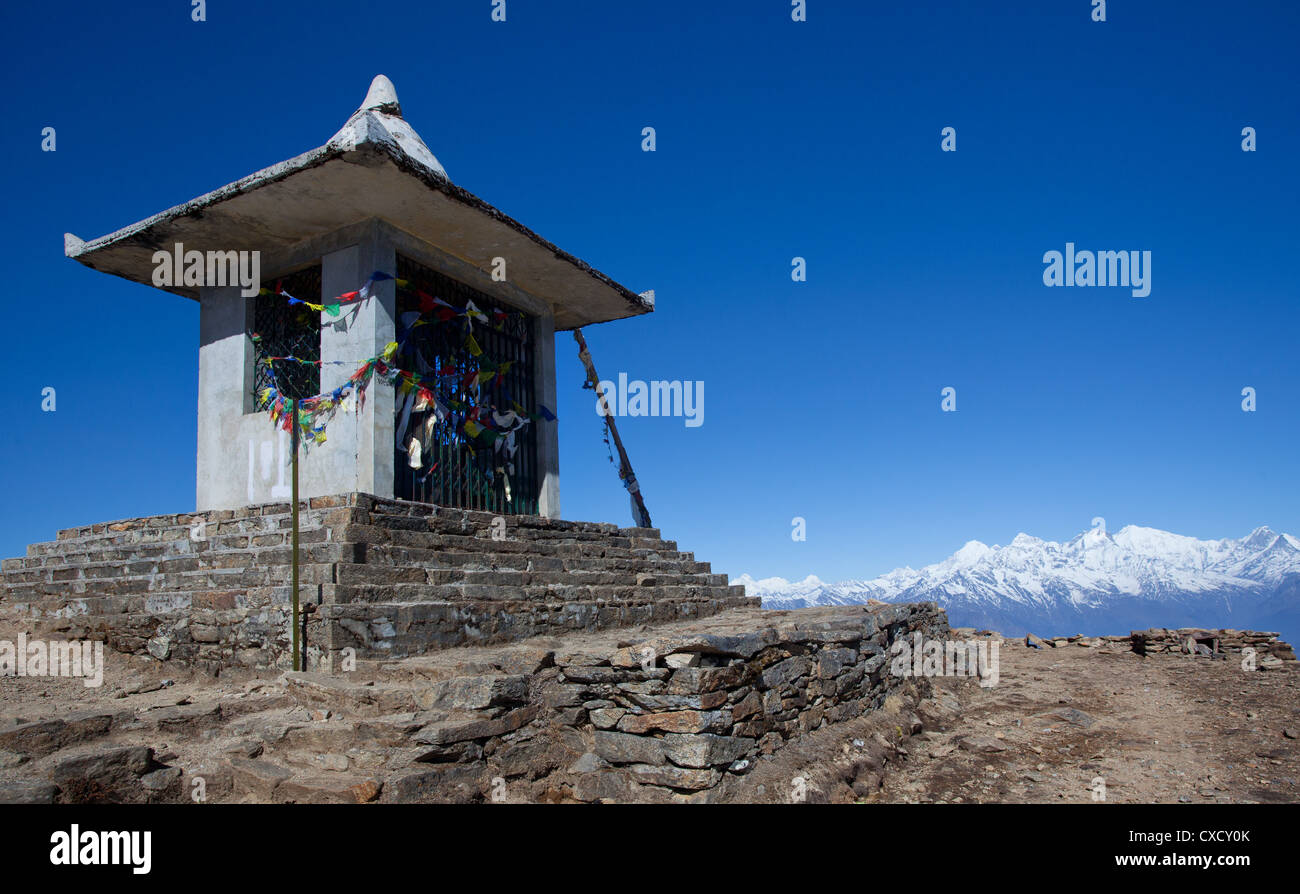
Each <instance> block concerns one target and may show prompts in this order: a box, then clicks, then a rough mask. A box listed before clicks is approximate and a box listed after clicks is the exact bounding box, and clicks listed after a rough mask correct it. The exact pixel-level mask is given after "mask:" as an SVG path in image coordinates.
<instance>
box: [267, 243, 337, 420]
mask: <svg viewBox="0 0 1300 894" xmlns="http://www.w3.org/2000/svg"><path fill="white" fill-rule="evenodd" d="M271 288H273V289H278V290H281V291H285V292H288V293H289V294H290V295H292V296H293V297H295V298H299V299H301V300H303V301H311V302H312V303H317V304H318V303H320V300H321V268H320V266H319V265H317V266H315V267H308V268H307V269H306V270H300V271H298V272H297V273H293V274H290V275H289V276H285V277H282V278H281V279H280V280H279V281H278V285H274V286H272V287H271ZM253 300H254V302H255V303H254V308H253V335H254V336H255V338H254V339H253V357H254V367H253V406H254V407H256V406H258V395H259V394H260V393H261V391H262V389H263V388H267V387H274V388H276V389H278V390H279V392H280V393H281V394H282V395H284V396H285V397H286V398H304V397H314V396H315V395H317V394H319V393H320V365H319V363H318V362H313V363H299V362H297V361H298V360H309V361H319V360H320V313H319V312H318V311H314V310H312V309H311V308H310V307H306V306H304V305H301V304H290V303H289V299H288V298H285V297H284V296H283V295H258V296H257V297H256V298H255V299H253ZM273 357H285V358H287V357H293V358H296V359H295V360H269V362H268V359H269V358H273Z"/></svg>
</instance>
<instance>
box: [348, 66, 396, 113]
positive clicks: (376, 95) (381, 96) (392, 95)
mask: <svg viewBox="0 0 1300 894" xmlns="http://www.w3.org/2000/svg"><path fill="white" fill-rule="evenodd" d="M372 109H373V110H374V111H376V112H383V113H384V114H386V115H395V116H397V117H398V118H401V117H402V105H401V103H399V102H398V101H397V88H396V87H394V86H393V82H392V81H390V80H388V78H387V76H385V75H375V79H374V80H373V81H371V82H370V89H369V90H368V91H366V98H365V99H364V100H362V102H361V108H359V109H357V111H358V112H365V111H369V110H372Z"/></svg>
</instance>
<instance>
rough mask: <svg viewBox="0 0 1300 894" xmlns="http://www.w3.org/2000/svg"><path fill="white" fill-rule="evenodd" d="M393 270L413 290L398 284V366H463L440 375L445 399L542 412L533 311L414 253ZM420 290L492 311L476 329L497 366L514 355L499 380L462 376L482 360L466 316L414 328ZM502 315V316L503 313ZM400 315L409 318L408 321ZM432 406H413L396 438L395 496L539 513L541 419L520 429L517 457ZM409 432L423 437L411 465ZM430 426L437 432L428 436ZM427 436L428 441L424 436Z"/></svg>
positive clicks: (428, 369) (434, 371) (432, 370)
mask: <svg viewBox="0 0 1300 894" xmlns="http://www.w3.org/2000/svg"><path fill="white" fill-rule="evenodd" d="M397 277H398V278H399V279H404V280H409V286H408V287H406V288H401V287H399V288H398V290H397V321H398V323H397V332H398V343H399V344H400V345H401V349H400V353H399V355H398V362H397V365H398V366H399V367H400V368H402V369H405V370H411V371H414V372H419V373H422V374H427V375H436V376H441V375H444V374H448V373H451V372H455V373H457V374H458V376H457V377H456V378H454V379H453V378H449V379H446V380H440V385H439V389H438V394H439V396H441V397H442V398H443V400H444V401H448V400H450V401H455V402H457V403H459V404H461V405H462V406H471V407H482V408H484V409H485V410H489V411H490V410H493V409H498V410H501V411H505V410H509V409H511V408H512V404H513V403H518V404H519V405H520V406H521V407H523V409H524V410H525V412H527V413H534V412H536V411H537V406H536V402H535V401H536V397H535V393H534V381H533V369H534V367H533V343H534V342H533V339H534V334H533V320H532V317H531V316H529V315H527V314H524V313H522V312H521V311H519V310H517V309H515V308H513V307H510V306H509V305H505V304H502V303H501V302H500V301H497V300H496V299H495V298H490V297H489V296H487V295H485V294H483V293H482V292H480V291H478V290H477V289H474V288H471V287H470V286H467V285H465V284H464V283H461V282H457V281H456V280H454V279H452V278H450V277H448V276H445V275H444V274H442V273H439V272H438V271H436V270H431V269H429V268H428V267H424V266H422V265H420V264H417V263H416V262H414V261H412V260H410V259H408V258H404V257H400V256H399V257H398V258H397ZM418 292H424V293H426V294H428V295H431V296H433V297H434V298H439V299H441V300H443V301H446V302H447V303H448V304H450V305H452V306H453V307H455V308H456V309H458V310H460V309H463V308H464V307H465V305H466V302H468V301H471V300H472V301H473V302H474V304H475V306H476V307H478V309H479V310H481V311H482V312H483V313H484V314H486V315H487V317H488V322H487V323H481V322H475V323H473V328H472V330H471V331H472V333H473V336H474V340H475V341H476V342H477V343H478V345H479V347H480V348H482V350H483V356H484V357H485V358H487V359H489V360H491V361H492V362H494V363H503V362H505V361H511V366H510V369H509V371H507V372H506V373H505V374H504V375H503V376H502V381H501V382H500V383H499V384H498V383H497V382H496V381H495V380H492V381H490V382H487V383H483V384H473V385H470V386H469V387H468V388H467V387H465V384H464V379H465V376H466V374H468V373H469V372H471V371H475V370H478V369H479V366H478V358H475V357H473V356H471V354H470V352H469V351H468V350H466V348H465V319H464V318H462V317H457V318H455V319H452V320H448V321H446V322H438V321H437V317H436V316H434V315H432V314H427V315H425V316H424V317H423V319H424V320H426V321H429V322H428V325H420V326H410V325H409V323H410V321H411V320H413V319H414V318H413V317H412V316H410V315H411V314H419V313H420V297H419V295H418ZM499 314H506V316H505V317H504V319H502V318H500V317H499V316H498V315H499ZM403 320H405V321H407V325H403ZM417 352H418V355H419V359H417ZM396 403H397V408H396V412H397V420H396V424H397V425H398V426H399V427H400V426H401V421H402V420H401V416H402V412H403V404H404V403H405V401H404V399H402V398H401V396H400V395H399V397H398V400H397V402H396ZM431 412H432V411H431V410H427V411H424V412H422V413H415V412H412V413H411V414H410V418H409V422H408V425H407V428H406V432H405V434H404V436H403V441H404V442H405V443H399V444H395V445H394V448H395V451H396V454H395V457H396V459H395V462H394V482H393V493H394V494H395V495H396V496H397V497H398V498H399V499H405V500H415V501H417V502H422V503H433V504H436V505H439V506H454V507H456V508H460V509H480V510H484V511H487V512H496V513H499V514H502V515H536V514H537V512H538V493H539V490H540V489H539V486H538V483H539V478H540V476H539V474H538V469H537V423H536V422H530V423H529V424H528V425H526V426H524V427H523V428H522V429H520V430H519V431H517V432H516V433H515V445H516V448H517V450H516V452H515V454H514V456H513V457H508V456H507V455H506V453H505V451H504V450H498V449H497V447H496V445H483V444H481V443H480V442H478V441H475V442H473V443H467V442H466V441H467V439H466V438H465V436H464V434H463V433H462V432H461V430H460V425H461V423H462V422H463V421H464V414H463V413H460V412H456V411H455V410H453V412H452V418H451V420H449V421H444V422H437V421H436V419H434V420H433V421H432V422H430V421H429V417H430V415H431ZM413 433H414V434H416V435H417V436H418V437H419V438H420V440H421V448H422V449H421V463H420V467H419V468H418V469H414V468H412V467H411V465H410V457H411V454H410V451H409V447H410V441H411V437H412V434H413ZM426 433H428V434H430V435H431V436H430V437H426ZM425 440H428V441H429V442H430V443H427V444H426V443H424V441H425ZM512 465H513V471H512V470H511V466H512ZM507 487H508V489H509V494H508V495H507Z"/></svg>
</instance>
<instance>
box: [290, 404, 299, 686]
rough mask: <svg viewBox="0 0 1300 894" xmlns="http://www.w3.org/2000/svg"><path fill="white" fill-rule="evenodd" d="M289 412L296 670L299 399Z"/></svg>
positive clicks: (295, 659)
mask: <svg viewBox="0 0 1300 894" xmlns="http://www.w3.org/2000/svg"><path fill="white" fill-rule="evenodd" d="M289 412H290V413H291V414H293V415H292V416H290V419H292V424H291V425H290V427H289V430H290V431H291V432H292V435H291V436H290V440H292V441H293V474H292V476H291V477H292V479H293V485H292V490H293V494H292V498H293V509H292V510H291V513H292V516H293V567H292V570H291V571H290V573H289V593H290V598H291V600H292V601H293V621H292V624H293V669H294V670H296V671H300V670H302V659H301V655H300V653H299V644H298V401H297V400H291V401H290V402H289Z"/></svg>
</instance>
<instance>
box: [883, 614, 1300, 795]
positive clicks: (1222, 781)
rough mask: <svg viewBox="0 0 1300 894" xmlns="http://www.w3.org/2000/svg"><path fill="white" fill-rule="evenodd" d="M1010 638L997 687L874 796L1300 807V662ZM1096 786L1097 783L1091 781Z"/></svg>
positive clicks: (962, 690) (969, 688)
mask: <svg viewBox="0 0 1300 894" xmlns="http://www.w3.org/2000/svg"><path fill="white" fill-rule="evenodd" d="M1092 642H1093V643H1094V646H1093V647H1091V648H1089V647H1077V646H1075V645H1073V644H1068V645H1064V644H1063V645H1061V646H1059V647H1056V648H1053V647H1047V648H1043V649H1041V650H1040V649H1034V648H1028V647H1026V646H1025V645H1024V641H1023V640H1007V641H1005V642H1004V645H1003V647H1002V648H1001V649H1000V656H1001V673H1000V680H999V682H998V685H997V686H994V687H989V688H980V687H979V686H974V685H970V684H965V685H958V684H957V682H956V681H954V680H940V681H937V684H936V691H937V692H938V693H950V694H951V695H953V696H955V697H956V699H957V700H958V701H959V703H960V712H959V713H958V714H957V715H956V716H954V717H949V718H946V719H942V720H941V721H940V722H939V723H936V724H935V725H934V726H933V727H931V728H929V729H927V730H926V731H924V732H923V733H922V734H921V735H919V736H917V737H915V738H914V739H913V740H912V741H911V742H909V743H908V745H907V746H906V747H907V750H908V755H907V757H906V760H905V761H903V762H902V763H901V764H900V766H899V770H898V771H897V772H894V773H891V774H889V775H888V776H887V777H886V780H885V785H884V787H883V789H882V790H881V791H880V792H879V793H878V794H877V795H875V796H874V797H873V800H881V801H903V802H1017V803H1023V802H1070V801H1092V800H1093V799H1094V791H1097V792H1098V793H1099V794H1100V792H1101V791H1102V790H1103V789H1102V785H1103V784H1104V794H1105V800H1106V801H1107V802H1115V803H1135V802H1136V803H1150V802H1182V803H1189V802H1190V803H1196V802H1235V803H1241V802H1272V801H1283V802H1294V801H1300V742H1298V741H1297V740H1296V737H1297V736H1298V735H1300V667H1298V666H1297V663H1296V662H1294V661H1287V662H1282V663H1281V666H1280V667H1274V668H1272V669H1270V670H1256V671H1245V670H1243V669H1242V668H1241V664H1240V659H1239V658H1237V657H1235V656H1233V657H1229V658H1228V659H1226V660H1212V659H1209V658H1200V657H1197V658H1193V657H1191V656H1188V655H1154V656H1150V657H1147V658H1141V657H1139V656H1137V655H1134V654H1133V653H1132V652H1131V651H1123V650H1120V649H1119V648H1115V649H1113V650H1112V649H1109V648H1098V647H1097V646H1096V645H1095V642H1096V641H1092ZM1097 780H1100V783H1099V782H1097Z"/></svg>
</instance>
